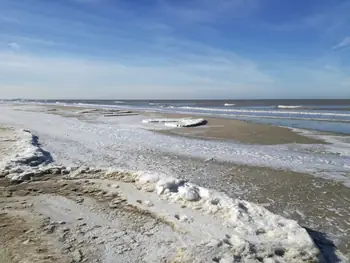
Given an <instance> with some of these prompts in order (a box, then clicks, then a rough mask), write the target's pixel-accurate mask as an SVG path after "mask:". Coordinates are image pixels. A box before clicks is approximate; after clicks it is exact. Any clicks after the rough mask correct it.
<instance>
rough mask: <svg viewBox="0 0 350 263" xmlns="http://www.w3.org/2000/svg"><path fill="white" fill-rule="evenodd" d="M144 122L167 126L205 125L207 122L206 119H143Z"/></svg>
mask: <svg viewBox="0 0 350 263" xmlns="http://www.w3.org/2000/svg"><path fill="white" fill-rule="evenodd" d="M142 123H162V124H164V125H165V126H166V127H172V128H178V127H195V126H200V125H205V124H206V123H207V122H206V120H204V119H192V118H182V119H147V120H143V121H142Z"/></svg>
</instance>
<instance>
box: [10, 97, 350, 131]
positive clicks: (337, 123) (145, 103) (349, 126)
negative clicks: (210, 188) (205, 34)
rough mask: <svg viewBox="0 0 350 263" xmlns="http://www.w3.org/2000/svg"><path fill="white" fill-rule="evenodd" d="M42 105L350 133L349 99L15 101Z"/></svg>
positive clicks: (16, 101)
mask: <svg viewBox="0 0 350 263" xmlns="http://www.w3.org/2000/svg"><path fill="white" fill-rule="evenodd" d="M12 102H14V103H43V104H62V105H78V106H82V107H84V106H87V107H88V106H91V105H93V106H94V107H100V108H117V109H131V110H142V111H151V112H165V113H186V114H195V115H203V116H212V117H221V118H228V119H238V120H246V121H251V122H255V123H264V124H271V125H277V126H286V127H292V128H299V129H310V130H317V131H322V132H331V133H341V134H347V135H348V134H350V99H337V100H335V99H324V100H319V99H308V100H300V99H275V100H117V99H113V100H21V99H16V100H12Z"/></svg>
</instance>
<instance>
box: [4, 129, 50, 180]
mask: <svg viewBox="0 0 350 263" xmlns="http://www.w3.org/2000/svg"><path fill="white" fill-rule="evenodd" d="M13 132H14V135H13V137H12V138H11V139H10V140H12V141H14V143H13V145H12V149H11V152H10V154H9V155H8V156H7V157H5V158H3V160H2V161H1V163H0V174H1V175H2V176H6V177H8V178H11V179H12V177H25V176H26V174H27V173H28V170H31V169H38V168H40V167H41V166H42V165H45V164H48V163H50V162H52V158H51V155H50V154H49V153H47V152H45V151H44V150H43V149H42V148H41V147H40V145H39V142H38V137H37V136H35V135H33V134H32V133H31V132H30V131H28V130H14V131H13Z"/></svg>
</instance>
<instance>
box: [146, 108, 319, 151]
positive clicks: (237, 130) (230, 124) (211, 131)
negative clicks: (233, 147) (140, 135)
mask: <svg viewBox="0 0 350 263" xmlns="http://www.w3.org/2000/svg"><path fill="white" fill-rule="evenodd" d="M149 116H156V117H158V118H159V117H163V118H183V117H194V116H189V115H182V114H181V115H179V114H156V115H155V114H152V115H149ZM195 117H196V118H204V119H205V120H207V121H208V123H207V125H205V126H199V127H195V128H176V129H168V130H157V132H160V133H163V134H168V135H177V136H185V137H190V138H198V139H216V140H234V141H238V142H242V143H248V144H263V145H275V144H287V143H301V144H324V143H325V142H324V141H323V140H317V139H314V138H310V137H306V136H304V135H301V134H298V133H297V132H295V131H293V130H291V129H288V128H284V127H277V126H272V125H267V124H256V123H251V122H247V121H241V120H231V119H223V118H212V117H203V116H201V117H200V116H195Z"/></svg>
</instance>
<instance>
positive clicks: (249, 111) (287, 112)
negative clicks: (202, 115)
mask: <svg viewBox="0 0 350 263" xmlns="http://www.w3.org/2000/svg"><path fill="white" fill-rule="evenodd" d="M178 109H187V110H199V111H209V112H212V111H216V112H230V113H236V112H238V113H271V114H296V115H320V116H339V117H350V113H335V112H311V111H277V110H253V109H220V108H204V107H189V106H184V107H179V108H178Z"/></svg>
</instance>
